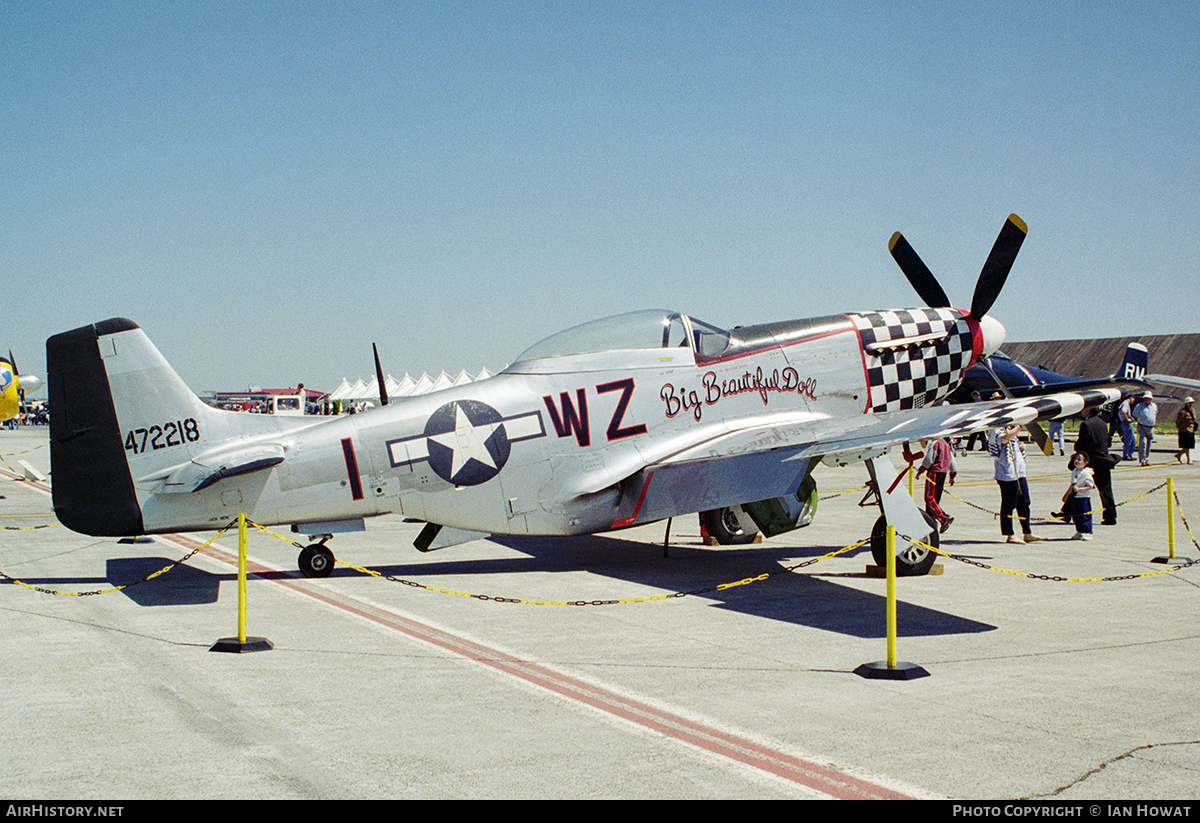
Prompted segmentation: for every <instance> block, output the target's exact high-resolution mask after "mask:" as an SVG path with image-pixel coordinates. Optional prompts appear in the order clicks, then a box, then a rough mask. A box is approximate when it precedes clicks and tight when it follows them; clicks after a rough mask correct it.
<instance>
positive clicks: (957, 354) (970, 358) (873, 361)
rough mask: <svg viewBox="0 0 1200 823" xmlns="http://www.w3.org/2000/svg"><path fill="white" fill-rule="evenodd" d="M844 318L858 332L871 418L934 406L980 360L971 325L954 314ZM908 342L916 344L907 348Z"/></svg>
mask: <svg viewBox="0 0 1200 823" xmlns="http://www.w3.org/2000/svg"><path fill="white" fill-rule="evenodd" d="M846 317H847V318H849V320H850V321H851V322H852V323H853V324H854V327H855V328H856V329H857V330H858V340H859V346H860V348H861V351H862V357H863V368H864V370H865V371H866V377H867V405H866V409H865V410H866V411H868V412H891V411H901V410H903V409H916V408H920V407H922V406H929V405H932V404H933V403H935V402H937V401H938V400H940V399H942V398H943V397H946V396H948V395H949V394H950V393H951V392H952V391H954V389H955V388H956V387H957V386H958V384H959V382H960V381H961V380H962V378H963V373H964V372H965V371H966V370H967V369H968V368H970V367H971V365H972V364H973V363H974V361H975V358H976V356H977V353H976V351H975V346H974V344H973V332H972V328H971V326H972V324H971V323H970V322H969V321H968V320H967V318H966V317H965V316H964V314H963V312H960V311H957V310H955V309H931V308H926V309H901V310H892V311H878V312H864V313H862V314H847V315H846ZM975 325H976V326H977V325H978V324H975ZM905 340H911V341H912V342H911V343H909V344H907V345H906V344H905V343H904V341H905Z"/></svg>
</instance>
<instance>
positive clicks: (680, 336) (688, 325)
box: [514, 309, 729, 363]
mask: <svg viewBox="0 0 1200 823" xmlns="http://www.w3.org/2000/svg"><path fill="white" fill-rule="evenodd" d="M689 341H690V343H691V347H692V350H693V351H695V353H696V354H697V355H698V356H700V357H716V356H717V355H719V354H721V353H722V352H724V351H725V349H727V348H728V347H729V332H727V331H725V330H724V329H719V328H717V327H716V326H710V325H709V324H707V323H704V322H701V321H699V320H695V319H693V318H691V317H688V316H687V315H684V314H680V313H679V312H671V311H664V310H661V309H648V310H646V311H636V312H630V313H629V314H619V315H616V316H615V317H606V318H604V319H603V320H594V321H592V322H590V323H584V324H583V325H580V326H575V327H574V328H570V329H567V330H566V331H563V332H559V333H558V334H555V335H552V336H550V337H547V338H546V339H545V340H543V341H542V342H540V343H535V344H534V345H532V346H530V347H529V348H528V349H526V350H525V351H524V352H522V353H521V355H520V357H518V358H517V359H516V360H515V361H514V362H515V363H520V362H522V361H525V360H541V359H544V358H547V357H566V356H568V355H573V354H594V353H597V352H607V351H631V350H632V351H638V350H643V349H665V348H672V347H677V346H685V345H688V344H689Z"/></svg>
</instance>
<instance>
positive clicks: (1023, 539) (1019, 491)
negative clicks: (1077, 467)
mask: <svg viewBox="0 0 1200 823" xmlns="http://www.w3.org/2000/svg"><path fill="white" fill-rule="evenodd" d="M1020 431H1021V427H1020V426H1008V427H1006V428H999V429H992V430H991V431H989V432H988V439H987V445H988V452H989V453H990V454H991V455H992V462H993V466H994V469H995V474H994V476H995V478H996V484H997V485H999V486H1000V534H1001V535H1003V536H1004V537H1006V538H1007V542H1009V543H1034V542H1036V541H1038V540H1041V539H1042V538H1040V537H1038V536H1037V535H1036V534H1033V531H1032V528H1031V524H1030V521H1029V509H1030V505H1029V481H1028V480H1026V478H1025V449H1024V447H1023V446H1022V445H1021V442H1020ZM1014 509H1016V512H1017V519H1018V520H1020V522H1021V536H1020V537H1018V536H1017V535H1016V534H1015V533H1014V530H1013V526H1012V514H1013V510H1014Z"/></svg>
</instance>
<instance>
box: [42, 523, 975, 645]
mask: <svg viewBox="0 0 1200 823" xmlns="http://www.w3.org/2000/svg"><path fill="white" fill-rule="evenodd" d="M489 540H490V542H493V543H495V544H497V545H498V546H502V547H504V548H507V549H511V550H513V551H516V552H520V553H521V554H523V555H525V556H524V557H512V556H507V557H496V558H487V559H465V560H464V559H454V558H453V557H451V556H442V555H440V554H439V555H436V556H430V555H420V556H419V558H416V559H417V562H413V563H400V564H389V565H383V566H376V567H374V568H373V570H374V571H376V572H378V573H379V574H382V575H387V576H391V577H396V578H405V579H407V578H412V579H414V580H415V581H417V582H430V583H433V582H434V581H433V580H431V578H438V577H446V576H463V575H469V576H477V577H478V578H479V579H480V580H486V578H488V577H494V578H495V580H497V581H499V580H500V579H501V578H500V575H503V579H504V581H505V585H506V586H509V585H513V584H512V580H513V578H512V576H513V575H518V576H519V575H520V574H522V573H526V572H542V573H545V572H578V571H585V572H588V573H590V574H594V575H598V576H602V577H606V578H609V579H611V580H614V581H622V582H626V583H637V584H640V585H644V586H650V587H653V588H655V589H657V590H659V591H660V592H668V593H674V592H692V591H696V590H697V589H703V590H704V591H702V592H700V593H697V594H695V595H689V596H695V597H701V598H704V599H706V600H709V601H712V602H713V604H714V605H715V606H717V607H718V608H722V609H730V610H732V611H735V612H740V613H742V614H748V615H753V616H756V617H762V618H765V619H768V620H778V621H782V622H785V623H792V624H795V625H801V626H808V627H810V628H814V629H822V630H824V631H830V632H837V633H840V634H845V635H849V636H852V637H859V638H864V639H873V638H881V637H884V636H885V633H886V626H885V614H884V608H885V600H884V596H883V594H882V581H880V582H881V585H880V590H881V591H880V593H879V594H875V593H871V592H864V591H860V590H858V589H856V588H853V587H850V586H843V585H839V584H838V583H836V582H834V581H832V580H830V579H829V577H828V575H822V574H821V572H820V571H819V567H812V568H811V569H808V570H804V571H801V572H795V573H793V572H789V571H787V570H786V569H785V568H784V565H785V564H786V565H794V564H795V563H796V562H798V560H797V558H799V557H802V556H810V557H819V556H821V555H823V554H825V553H826V552H828V551H831V550H832V549H833V547H825V546H807V547H796V546H780V547H773V546H769V545H767V546H756V547H753V548H739V547H722V548H710V547H705V546H700V545H699V544H695V543H693V544H691V545H688V544H686V543H683V544H681V543H679V542H676V543H672V544H671V546H670V550H669V554H670V556H669V557H668V558H664V557H663V556H662V546H661V544H655V543H644V542H639V541H633V540H625V539H622V538H619V537H609V536H601V535H583V536H577V537H569V538H563V537H519V536H507V535H505V536H495V537H492V538H490V539H489ZM564 543H565V544H566V545H564ZM449 551H453V549H450V550H449ZM867 552H869V550H868V549H865V548H864V549H859V550H858V551H857V553H855V554H851V555H848V556H858V557H864V558H865V557H866V556H868V555H867ZM172 562H173V561H172V560H171V559H169V558H165V557H132V558H114V559H110V560H108V561H107V565H106V570H105V579H103V580H100V579H96V578H86V579H83V578H56V579H53V580H49V579H47V580H39V581H27V582H29V583H31V584H35V585H46V586H54V585H62V584H103V583H107V584H109V585H113V586H119V585H124V586H127V588H125V589H123V590H122V594H124V595H125V596H126V597H128V598H129V599H130V600H132V601H133V602H134V603H136V604H138V605H140V606H184V605H204V604H209V603H215V602H217V599H218V596H219V594H220V584H221V583H222V582H227V581H232V580H236V577H237V576H236V574H232V573H225V574H213V573H210V572H206V571H204V570H202V569H196V568H193V567H191V566H188V565H186V564H180V565H178V566H176V567H175V568H172V569H170V570H169V571H168V572H167V573H166V574H163V575H160V576H158V577H156V578H154V579H152V580H145V582H141V583H137V584H136V585H129V584H130V583H133V582H134V581H142V580H143V579H144V578H146V577H147V576H148V575H151V574H153V573H154V572H157V571H159V570H160V569H163V568H164V567H166V566H168V565H170V564H171V563H172ZM763 573H767V574H769V575H770V577H768V578H767V579H766V580H763V581H759V582H755V583H751V584H749V585H745V586H735V587H733V588H728V589H724V590H717V586H718V585H720V584H722V583H731V582H736V581H738V580H743V579H746V578H751V577H757V576H758V575H760V574H763ZM359 574H360V572H357V571H355V570H353V569H348V568H344V567H338V568H336V569H335V570H334V572H333V576H334V577H354V576H358V575H359ZM296 576H297V573H296V572H293V571H286V572H267V573H265V574H264V573H259V574H257V575H256V577H259V578H265V579H282V578H294V577H296ZM837 576H855V577H858V576H860V575H846V574H839V575H837ZM518 579H519V578H518ZM317 582H318V583H319V581H317ZM516 585H518V586H519V583H518V584H516ZM476 588H480V591H477V592H473V593H475V594H486V595H488V596H491V597H522V598H527V597H529V593H528V592H526V591H523V590H522V591H496V590H493V588H494V587H492V586H487V587H483V586H482V584H481V586H478V587H476ZM485 588H486V589H487V590H484V589H485ZM620 589H621V587H620V586H616V585H614V587H613V591H612V592H611V593H606V594H605V595H603V598H604V599H618V598H624V597H632V596H636V595H634V594H632V593H630V592H628V591H621V590H620ZM543 597H546V598H547V599H549V597H551V595H543ZM552 597H553V598H554V599H561V600H571V599H587V600H591V599H596V598H595V595H594V594H593V595H592V596H591V597H588V598H582V597H580V596H579V595H578V594H577V593H573V592H570V591H565V590H564V591H562V592H556V593H554V594H553V595H552ZM896 613H897V622H898V624H899V627H900V633H901V634H902V635H904V636H906V637H921V636H939V635H950V634H974V633H978V632H985V631H992V630H994V629H995V628H996V626H993V625H990V624H987V623H980V622H978V621H975V620H970V619H968V618H965V617H961V616H959V615H954V614H949V613H946V612H942V611H938V610H935V609H928V608H925V607H923V606H917V605H913V604H911V603H907V602H905V601H904V600H903V582H902V583H901V594H900V599H899V600H898V601H897V604H896Z"/></svg>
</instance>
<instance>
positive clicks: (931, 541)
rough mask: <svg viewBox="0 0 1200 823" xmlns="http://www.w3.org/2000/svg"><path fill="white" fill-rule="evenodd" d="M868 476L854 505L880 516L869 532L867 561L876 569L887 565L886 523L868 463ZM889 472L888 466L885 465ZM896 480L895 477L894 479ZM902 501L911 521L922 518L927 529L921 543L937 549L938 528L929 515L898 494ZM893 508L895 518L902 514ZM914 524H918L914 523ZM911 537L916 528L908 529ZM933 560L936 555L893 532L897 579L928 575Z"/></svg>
mask: <svg viewBox="0 0 1200 823" xmlns="http://www.w3.org/2000/svg"><path fill="white" fill-rule="evenodd" d="M867 466H868V469H869V470H870V472H871V478H870V479H869V480H868V481H867V493H866V494H864V495H863V498H862V500H860V501H858V505H859V507H861V508H868V507H870V506H878V507H879V511H880V515H879V519H878V520H876V521H875V525H874V526H873V527H872V528H871V557H872V558H873V559H874V560H875V565H876V566H880V567H883V566H886V565H887V527H888V520H887V514H886V513H885V508H884V500H883V495H882V494H881V493H880V491H879V478H878V477H876V476H875V469H874V467H873V466H872V464H871V463H870V462H868V464H867ZM889 469H890V464H889ZM897 479H899V476H898V475H897ZM894 489H895V483H894V482H893V484H892V489H889V490H888V492H887V493H888V494H891V492H892V491H893V490H894ZM900 494H903V498H900V499H901V500H902V501H903V502H904V503H905V504H906V505H907V506H911V507H912V517H914V518H915V517H916V516H917V515H920V516H921V517H923V518H924V521H925V523H926V524H927V525H928V526H929V535H928V536H927V537H925V538H924V539H923V540H921V542H922V543H924V544H926V545H929V546H933V547H934V548H937V547H938V546H939V545H940V543H939V542H938V528H937V523H936V522H935V521H934V519H933V516H932V515H930V514H929V512H924V511H920V510H918V509H917V508H916V506H915V505H914V504H913V503H912V499H911V498H909V497H908V494H907V492H903V491H901V492H900ZM889 505H891V506H892V507H893V509H892V510H893V512H894V513H896V514H897V515H901V514H904V515H905V516H908V515H907V514H905V513H904V512H903V511H898V509H897V508H896V506H895V503H894V502H893V503H891V504H889ZM915 522H920V521H919V520H918V521H915ZM911 530H912V532H913V533H916V531H917V528H911ZM936 559H937V555H936V554H935V553H934V552H932V551H930V550H929V549H927V548H925V546H922V545H917V544H916V543H913V542H910V541H909V540H908V539H906V538H905V537H904V536H903V535H902V534H901V532H900V530H899V529H898V530H897V532H896V576H897V577H917V576H919V575H923V574H929V570H930V569H931V568H933V561H934V560H936Z"/></svg>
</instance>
